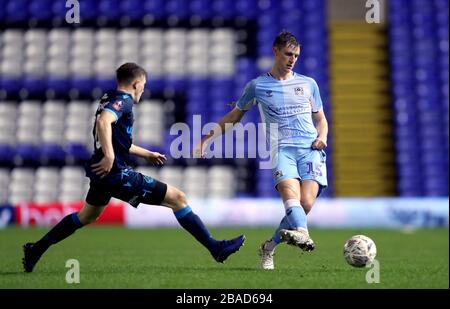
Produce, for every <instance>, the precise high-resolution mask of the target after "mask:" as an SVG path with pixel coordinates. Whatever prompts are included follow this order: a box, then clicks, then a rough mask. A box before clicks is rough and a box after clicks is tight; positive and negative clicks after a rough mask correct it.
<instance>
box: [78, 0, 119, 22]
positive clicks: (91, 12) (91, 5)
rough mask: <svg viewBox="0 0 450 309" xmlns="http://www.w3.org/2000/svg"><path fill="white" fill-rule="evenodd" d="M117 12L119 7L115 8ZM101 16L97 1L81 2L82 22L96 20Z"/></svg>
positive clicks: (85, 0)
mask: <svg viewBox="0 0 450 309" xmlns="http://www.w3.org/2000/svg"><path fill="white" fill-rule="evenodd" d="M115 9H116V10H117V7H116V8H115ZM98 15H99V4H98V1H96V0H81V1H80V17H81V20H95V19H96V18H97V17H98Z"/></svg>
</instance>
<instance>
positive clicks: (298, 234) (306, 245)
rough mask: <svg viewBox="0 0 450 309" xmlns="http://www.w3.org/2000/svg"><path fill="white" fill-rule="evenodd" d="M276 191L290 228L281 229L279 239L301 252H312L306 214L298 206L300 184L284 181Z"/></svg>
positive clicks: (312, 247) (294, 180)
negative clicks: (296, 247)
mask: <svg viewBox="0 0 450 309" xmlns="http://www.w3.org/2000/svg"><path fill="white" fill-rule="evenodd" d="M278 191H279V193H280V196H281V198H282V199H283V204H284V207H285V211H286V219H287V222H288V223H289V226H290V229H282V230H281V231H280V232H279V233H280V238H281V239H282V240H284V241H286V242H287V243H288V244H289V245H294V246H298V247H300V248H301V249H302V250H305V251H312V250H314V247H315V246H314V242H313V241H312V239H311V238H310V237H309V233H308V226H307V219H306V212H305V210H304V209H303V207H302V205H301V204H300V200H301V189H300V182H299V181H298V180H297V179H286V180H284V181H282V182H280V183H279V184H278Z"/></svg>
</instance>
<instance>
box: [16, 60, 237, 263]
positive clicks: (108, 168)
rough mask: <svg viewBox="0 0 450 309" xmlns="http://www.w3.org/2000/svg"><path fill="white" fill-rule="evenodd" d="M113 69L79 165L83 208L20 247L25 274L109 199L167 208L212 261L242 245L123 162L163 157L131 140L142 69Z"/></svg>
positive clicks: (172, 191) (181, 197) (181, 196)
mask: <svg viewBox="0 0 450 309" xmlns="http://www.w3.org/2000/svg"><path fill="white" fill-rule="evenodd" d="M116 73H117V74H116V77H117V84H118V87H117V90H115V91H112V92H109V93H106V94H105V95H104V96H103V98H102V99H101V101H100V104H99V108H98V110H97V112H96V122H95V126H94V130H93V135H94V142H95V150H94V154H93V155H92V157H91V159H90V160H89V162H88V163H87V164H86V166H85V169H86V176H88V177H89V178H90V188H89V191H88V193H87V196H86V202H85V204H84V207H83V208H82V209H81V210H80V211H79V212H78V213H72V214H70V215H67V216H66V217H65V218H63V219H62V220H61V221H60V222H59V223H58V224H57V225H55V226H54V227H53V228H52V229H51V230H50V231H49V232H48V233H47V234H46V235H45V236H44V237H42V239H40V240H39V241H37V242H35V243H27V244H25V245H24V246H23V249H24V258H23V266H24V269H25V271H26V272H32V271H33V269H34V267H35V265H36V263H37V262H38V260H39V259H40V257H41V256H42V254H44V252H45V251H46V250H47V249H48V248H49V247H50V246H51V245H54V244H56V243H58V242H60V241H61V240H63V239H65V238H67V237H68V236H70V235H72V234H73V233H74V232H75V231H76V230H77V229H79V228H81V227H83V226H85V225H87V224H90V223H92V222H94V221H95V220H96V219H97V218H98V217H99V216H100V214H101V213H102V212H103V210H104V209H105V207H106V206H107V205H108V203H109V201H110V199H111V197H115V198H118V199H121V200H123V201H125V202H128V203H129V204H130V205H132V206H133V207H137V206H138V205H139V204H140V203H143V204H151V205H162V206H166V207H169V208H171V209H172V210H173V212H174V215H175V217H176V219H177V220H178V222H179V223H180V225H181V226H182V227H183V228H184V229H186V230H187V231H188V232H189V233H191V234H192V235H193V236H194V237H195V238H196V239H197V240H198V241H199V242H200V243H201V244H202V245H203V246H205V247H206V248H207V249H208V250H209V252H210V253H211V255H212V256H213V258H214V259H215V260H216V261H217V262H221V263H223V262H224V261H225V260H226V259H227V258H228V256H229V255H231V254H232V253H234V252H236V251H238V250H239V248H240V247H241V246H242V245H243V243H244V240H245V236H244V235H241V236H239V237H236V238H234V239H231V240H222V241H218V240H215V239H214V238H213V237H212V236H211V234H210V233H209V232H208V230H207V229H206V227H205V226H204V225H203V223H202V221H201V220H200V218H199V217H198V216H197V215H196V214H195V213H194V212H193V211H192V209H191V207H189V206H188V203H187V200H186V196H185V194H184V193H183V192H181V191H180V190H178V189H177V188H175V187H172V186H170V185H166V184H165V183H162V182H159V181H158V180H156V179H153V178H152V177H149V176H146V175H143V174H141V173H138V172H136V171H134V170H133V169H132V168H131V167H130V166H129V156H130V155H136V156H139V157H142V158H145V159H146V160H147V161H148V162H150V163H153V164H157V165H162V164H164V162H165V161H166V156H165V155H162V154H160V153H158V152H152V151H149V150H147V149H144V148H141V147H139V146H136V145H134V144H133V143H132V142H133V141H132V133H133V110H132V109H133V105H134V104H137V103H138V102H139V100H140V98H141V95H142V93H143V92H144V87H145V83H146V76H147V73H146V72H145V70H144V69H142V68H141V67H140V66H138V65H136V64H134V63H125V64H123V65H122V66H120V67H119V68H118V69H117V71H116Z"/></svg>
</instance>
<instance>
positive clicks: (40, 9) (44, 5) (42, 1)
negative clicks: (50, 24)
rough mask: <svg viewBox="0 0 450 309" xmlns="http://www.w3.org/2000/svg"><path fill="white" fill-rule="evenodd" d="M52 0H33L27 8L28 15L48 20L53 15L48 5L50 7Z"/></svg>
mask: <svg viewBox="0 0 450 309" xmlns="http://www.w3.org/2000/svg"><path fill="white" fill-rule="evenodd" d="M53 2H54V1H51V0H33V1H31V2H30V5H29V10H30V17H34V18H36V19H38V20H50V19H51V18H52V16H53V13H52V11H51V10H49V8H50V7H52V4H53Z"/></svg>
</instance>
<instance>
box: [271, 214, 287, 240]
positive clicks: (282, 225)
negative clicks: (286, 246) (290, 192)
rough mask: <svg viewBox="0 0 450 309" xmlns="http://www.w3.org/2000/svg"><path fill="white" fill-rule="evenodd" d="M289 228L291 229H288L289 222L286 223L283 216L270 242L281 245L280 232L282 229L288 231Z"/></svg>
mask: <svg viewBox="0 0 450 309" xmlns="http://www.w3.org/2000/svg"><path fill="white" fill-rule="evenodd" d="M290 228H291V227H290V225H289V222H288V220H287V218H286V216H284V217H283V219H282V220H281V222H280V225H279V226H278V228H277V230H276V231H275V233H274V234H273V236H272V240H273V241H274V242H276V243H277V244H279V243H281V238H280V231H281V230H283V229H284V230H288V229H290Z"/></svg>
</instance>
